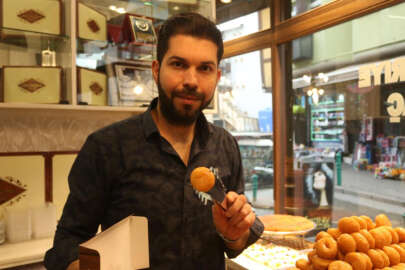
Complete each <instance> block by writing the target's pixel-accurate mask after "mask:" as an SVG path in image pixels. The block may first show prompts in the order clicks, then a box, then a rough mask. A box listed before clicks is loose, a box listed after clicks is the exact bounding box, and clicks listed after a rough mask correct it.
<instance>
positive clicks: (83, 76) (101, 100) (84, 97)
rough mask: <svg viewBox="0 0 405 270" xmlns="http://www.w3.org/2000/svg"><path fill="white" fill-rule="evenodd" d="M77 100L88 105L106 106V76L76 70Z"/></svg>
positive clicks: (100, 73)
mask: <svg viewBox="0 0 405 270" xmlns="http://www.w3.org/2000/svg"><path fill="white" fill-rule="evenodd" d="M77 83H78V85H77V90H78V100H79V102H81V103H86V104H88V105H101V106H105V105H107V75H106V74H105V73H102V72H99V71H94V70H91V69H86V68H78V69H77Z"/></svg>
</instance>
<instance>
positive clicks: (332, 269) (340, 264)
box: [328, 260, 353, 270]
mask: <svg viewBox="0 0 405 270" xmlns="http://www.w3.org/2000/svg"><path fill="white" fill-rule="evenodd" d="M352 269H353V267H352V266H351V265H350V264H349V263H348V262H345V261H341V260H337V261H333V262H331V263H330V264H329V266H328V270H352Z"/></svg>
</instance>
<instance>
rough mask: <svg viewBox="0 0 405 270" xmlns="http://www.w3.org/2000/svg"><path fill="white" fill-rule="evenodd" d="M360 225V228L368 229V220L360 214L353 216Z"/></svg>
mask: <svg viewBox="0 0 405 270" xmlns="http://www.w3.org/2000/svg"><path fill="white" fill-rule="evenodd" d="M352 218H354V219H355V220H356V221H357V222H358V223H359V225H360V230H363V229H367V222H366V221H365V220H364V219H362V218H361V217H358V216H352Z"/></svg>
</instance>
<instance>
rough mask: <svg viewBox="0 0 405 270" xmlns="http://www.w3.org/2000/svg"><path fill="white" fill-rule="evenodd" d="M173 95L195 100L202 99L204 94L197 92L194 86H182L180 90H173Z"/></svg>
mask: <svg viewBox="0 0 405 270" xmlns="http://www.w3.org/2000/svg"><path fill="white" fill-rule="evenodd" d="M172 95H173V97H181V98H192V99H196V100H202V99H204V94H203V93H199V92H197V89H196V88H194V87H193V88H191V87H184V88H183V89H182V90H178V91H173V94H172Z"/></svg>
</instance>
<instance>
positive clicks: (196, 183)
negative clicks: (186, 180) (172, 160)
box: [190, 167, 215, 192]
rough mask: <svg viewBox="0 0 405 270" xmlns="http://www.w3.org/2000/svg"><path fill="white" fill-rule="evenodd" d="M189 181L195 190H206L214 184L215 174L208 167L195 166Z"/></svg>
mask: <svg viewBox="0 0 405 270" xmlns="http://www.w3.org/2000/svg"><path fill="white" fill-rule="evenodd" d="M190 181H191V185H192V186H193V187H194V188H195V189H196V190H198V191H201V192H207V191H209V190H210V189H211V188H212V187H213V186H214V185H215V176H214V174H213V173H212V172H211V171H210V169H208V168H206V167H197V168H195V169H194V170H193V171H192V172H191V175H190Z"/></svg>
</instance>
